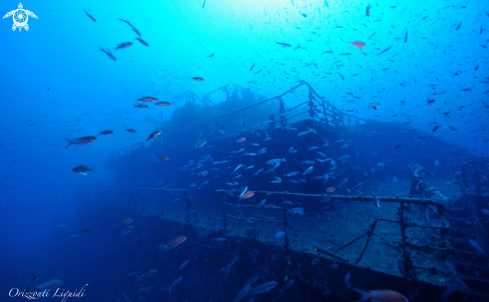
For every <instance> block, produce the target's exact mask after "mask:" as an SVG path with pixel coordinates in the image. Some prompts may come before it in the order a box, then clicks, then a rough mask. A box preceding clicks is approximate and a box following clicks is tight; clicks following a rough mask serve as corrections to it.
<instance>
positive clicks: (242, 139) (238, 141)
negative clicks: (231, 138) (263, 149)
mask: <svg viewBox="0 0 489 302" xmlns="http://www.w3.org/2000/svg"><path fill="white" fill-rule="evenodd" d="M245 140H246V137H241V138H240V139H238V140H236V142H237V143H242V142H244V141H245Z"/></svg>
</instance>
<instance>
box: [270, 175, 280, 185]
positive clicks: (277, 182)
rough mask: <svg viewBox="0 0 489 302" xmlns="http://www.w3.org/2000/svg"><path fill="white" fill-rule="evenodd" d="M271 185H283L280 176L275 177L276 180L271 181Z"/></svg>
mask: <svg viewBox="0 0 489 302" xmlns="http://www.w3.org/2000/svg"><path fill="white" fill-rule="evenodd" d="M270 183H274V184H279V183H282V179H281V178H280V177H278V176H275V180H272V181H270Z"/></svg>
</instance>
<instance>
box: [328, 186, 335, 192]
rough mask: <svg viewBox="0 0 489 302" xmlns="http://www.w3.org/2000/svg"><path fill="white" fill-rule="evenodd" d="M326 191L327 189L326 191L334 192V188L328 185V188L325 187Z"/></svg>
mask: <svg viewBox="0 0 489 302" xmlns="http://www.w3.org/2000/svg"><path fill="white" fill-rule="evenodd" d="M326 191H328V192H334V191H336V189H335V188H333V187H329V188H328V189H326Z"/></svg>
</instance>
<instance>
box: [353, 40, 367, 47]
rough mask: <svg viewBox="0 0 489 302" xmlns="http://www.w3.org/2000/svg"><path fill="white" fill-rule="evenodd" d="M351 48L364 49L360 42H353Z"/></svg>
mask: <svg viewBox="0 0 489 302" xmlns="http://www.w3.org/2000/svg"><path fill="white" fill-rule="evenodd" d="M351 46H352V47H353V46H356V47H358V48H364V47H365V43H364V42H361V41H355V42H353V43H351Z"/></svg>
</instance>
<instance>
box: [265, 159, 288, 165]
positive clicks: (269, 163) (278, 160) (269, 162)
mask: <svg viewBox="0 0 489 302" xmlns="http://www.w3.org/2000/svg"><path fill="white" fill-rule="evenodd" d="M283 161H286V160H285V157H284V158H283V159H280V158H278V159H270V160H268V161H267V165H275V164H276V163H279V162H283Z"/></svg>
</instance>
